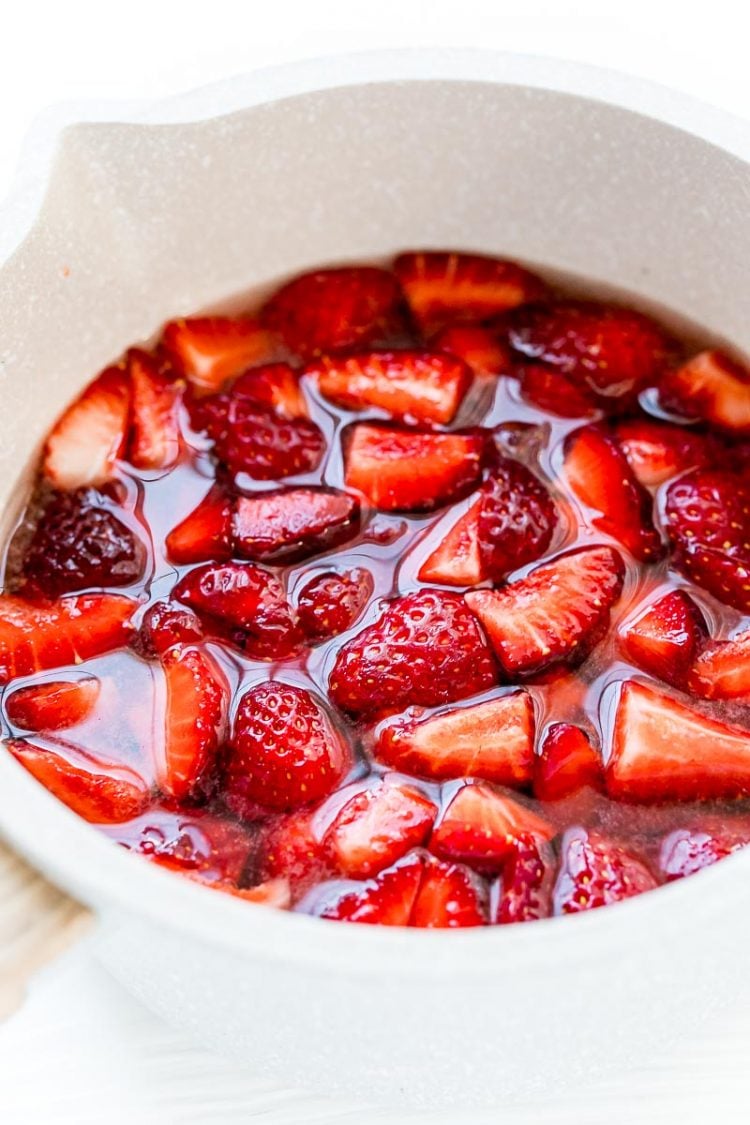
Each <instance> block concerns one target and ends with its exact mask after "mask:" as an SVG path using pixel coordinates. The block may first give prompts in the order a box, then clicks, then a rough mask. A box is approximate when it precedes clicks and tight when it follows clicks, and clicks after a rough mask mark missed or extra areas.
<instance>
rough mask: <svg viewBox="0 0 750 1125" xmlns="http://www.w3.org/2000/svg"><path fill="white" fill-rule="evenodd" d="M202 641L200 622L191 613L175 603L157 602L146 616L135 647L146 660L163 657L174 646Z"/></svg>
mask: <svg viewBox="0 0 750 1125" xmlns="http://www.w3.org/2000/svg"><path fill="white" fill-rule="evenodd" d="M201 640H203V629H202V627H201V623H200V621H199V620H198V618H197V617H196V615H195V614H194V613H193V611H192V610H190V609H187V608H186V607H185V606H183V605H177V604H176V603H175V602H171V601H163V602H154V604H153V605H152V606H150V607H149V608H148V610H147V611H146V613H145V614H144V616H143V621H142V622H141V627H140V630H139V631H138V638H137V644H136V645H135V647H136V648H137V649H138V651H139V652H141V653H142V654H143V655H144V656H146V657H152V656H162V655H163V654H164V653H165V652H168V651H169V649H170V648H174V646H175V645H182V644H187V645H189V644H196V643H197V642H199V641H201Z"/></svg>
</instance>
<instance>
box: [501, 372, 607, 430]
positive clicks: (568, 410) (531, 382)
mask: <svg viewBox="0 0 750 1125" xmlns="http://www.w3.org/2000/svg"><path fill="white" fill-rule="evenodd" d="M517 373H518V377H519V379H520V381H521V394H522V395H523V397H524V398H525V399H526V401H527V402H530V403H531V404H532V405H533V406H538V407H539V409H540V410H545V411H546V412H547V413H548V414H556V415H557V416H558V417H559V418H590V417H592V415H594V414H596V413H597V412H598V407H597V403H596V399H595V397H594V395H593V393H591V392H587V390H586V388H585V387H581V386H579V385H578V384H577V383H575V382H574V381H573V380H572V379H568V378H566V376H565V375H562V374H561V373H560V372H559V371H557V370H555V368H550V367H543V366H542V365H541V364H538V363H527V364H525V365H524V366H523V367H521V368H519V369H518V372H517Z"/></svg>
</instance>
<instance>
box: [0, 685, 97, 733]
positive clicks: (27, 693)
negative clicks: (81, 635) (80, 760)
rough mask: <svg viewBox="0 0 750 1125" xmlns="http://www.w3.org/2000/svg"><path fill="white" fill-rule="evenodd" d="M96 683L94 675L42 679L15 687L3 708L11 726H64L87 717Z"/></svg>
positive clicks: (39, 729) (72, 725) (34, 728)
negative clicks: (72, 678) (41, 681)
mask: <svg viewBox="0 0 750 1125" xmlns="http://www.w3.org/2000/svg"><path fill="white" fill-rule="evenodd" d="M100 687H101V684H100V683H99V680H98V679H97V678H96V676H81V677H79V678H78V679H75V680H45V682H44V683H41V684H31V685H30V686H29V687H22V688H17V689H16V691H14V692H13V693H12V694H11V695H10V696H8V698H7V700H6V701H5V711H6V714H7V716H8V718H9V719H10V721H11V722H12V723H13V725H14V726H16V727H23V728H24V729H25V730H34V731H46V730H65V729H66V728H67V727H74V726H76V725H77V724H78V723H82V722H83V721H84V719H87V718H88V717H89V715H90V714H91V712H92V711H93V709H94V707H95V706H96V701H97V699H98V698H99V689H100Z"/></svg>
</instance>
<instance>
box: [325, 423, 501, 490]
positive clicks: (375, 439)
mask: <svg viewBox="0 0 750 1125" xmlns="http://www.w3.org/2000/svg"><path fill="white" fill-rule="evenodd" d="M484 451H485V441H484V438H483V437H482V436H481V435H480V434H458V433H451V434H442V433H437V434H436V433H418V432H416V431H414V430H399V429H395V428H393V427H391V426H379V425H368V424H366V423H360V424H358V425H356V426H353V427H352V429H351V431H350V433H349V435H348V442H347V444H346V448H345V460H346V476H345V480H346V484H347V487H349V488H356V489H358V490H359V491H360V492H362V493H364V495H365V496H366V497H367V499H368V500H369V502H370V503H371V504H372V505H373V507H375V508H381V509H382V510H383V511H386V512H391V511H398V510H402V511H414V512H420V511H429V510H430V509H432V508H437V507H439V506H440V505H441V504H447V503H448V501H449V500H455V499H457V498H458V497H459V496H462V495H466V493H468V492H469V491H470V490H471V489H472V488H473V486H474V485H475V484H476V483H477V481H478V480H479V476H480V473H481V471H482V459H483V456H484Z"/></svg>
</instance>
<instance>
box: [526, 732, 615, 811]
mask: <svg viewBox="0 0 750 1125" xmlns="http://www.w3.org/2000/svg"><path fill="white" fill-rule="evenodd" d="M587 786H588V787H590V788H592V789H600V790H601V789H603V788H604V770H603V767H602V759H601V757H600V755H599V753H598V752H597V751H596V750H595V749H594V747H593V746H592V745H591V742H590V741H589V739H588V736H587V735H586V734H585V732H584V731H582V730H581V728H580V727H576V726H573V725H572V724H571V723H553V724H552V726H550V727H549V728H548V729H547V731H546V733H545V735H544V741H543V742H542V749H541V752H540V753H539V755H538V757H537V759H536V761H535V763H534V795H535V796H536V797H538V798H539V800H540V801H559V800H560V799H561V798H564V797H569V796H570V795H571V794H572V793H577V792H578V790H579V789H584V788H586V787H587Z"/></svg>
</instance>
